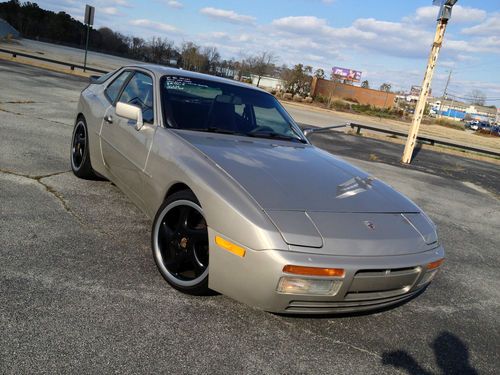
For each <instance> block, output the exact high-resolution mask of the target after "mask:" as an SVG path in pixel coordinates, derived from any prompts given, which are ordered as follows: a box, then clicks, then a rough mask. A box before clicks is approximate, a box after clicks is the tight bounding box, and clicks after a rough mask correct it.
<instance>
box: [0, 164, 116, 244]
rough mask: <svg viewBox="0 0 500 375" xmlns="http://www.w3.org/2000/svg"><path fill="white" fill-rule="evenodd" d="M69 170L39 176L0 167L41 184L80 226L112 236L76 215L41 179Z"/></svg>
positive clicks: (13, 174)
mask: <svg viewBox="0 0 500 375" xmlns="http://www.w3.org/2000/svg"><path fill="white" fill-rule="evenodd" d="M69 172H71V170H69V171H60V172H54V173H49V174H45V175H39V176H32V175H29V174H24V173H19V172H15V171H11V170H8V169H3V168H0V173H3V174H7V175H12V176H17V177H22V178H26V179H29V180H32V181H35V182H37V183H38V184H40V185H42V186H43V187H44V188H45V191H46V192H48V193H49V194H50V195H52V196H53V197H54V198H56V200H57V201H58V202H59V203H60V204H61V205H62V207H63V208H64V210H65V211H66V212H67V213H68V214H70V215H71V216H72V217H73V218H74V219H75V220H76V221H77V222H78V224H80V225H81V226H82V227H84V228H87V229H91V230H94V231H96V232H98V233H101V234H105V235H109V236H112V235H111V234H110V233H107V232H105V231H102V230H100V229H98V228H95V227H93V226H91V225H89V224H88V223H87V222H85V220H84V219H83V218H82V217H81V216H80V215H78V214H77V213H76V212H75V211H74V210H73V209H72V208H71V207H70V206H69V204H68V202H67V201H66V199H65V198H64V195H62V194H61V193H60V192H59V191H57V190H56V189H54V188H53V187H52V186H50V185H48V184H47V183H45V182H44V181H42V180H43V179H45V178H49V177H54V176H59V175H62V174H65V173H69Z"/></svg>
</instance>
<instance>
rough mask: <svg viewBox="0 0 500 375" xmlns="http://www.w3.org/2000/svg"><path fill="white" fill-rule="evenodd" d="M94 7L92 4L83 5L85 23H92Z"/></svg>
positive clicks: (90, 24)
mask: <svg viewBox="0 0 500 375" xmlns="http://www.w3.org/2000/svg"><path fill="white" fill-rule="evenodd" d="M94 15H95V8H94V7H93V6H92V5H86V6H85V24H86V25H89V26H92V25H94Z"/></svg>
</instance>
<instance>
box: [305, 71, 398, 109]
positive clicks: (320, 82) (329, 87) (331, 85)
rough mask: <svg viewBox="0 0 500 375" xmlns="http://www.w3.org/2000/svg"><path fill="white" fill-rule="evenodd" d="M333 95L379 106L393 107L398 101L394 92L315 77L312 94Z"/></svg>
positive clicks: (326, 96)
mask: <svg viewBox="0 0 500 375" xmlns="http://www.w3.org/2000/svg"><path fill="white" fill-rule="evenodd" d="M319 95H321V96H323V97H325V98H329V97H333V98H340V99H345V100H352V101H355V102H357V103H359V104H366V105H372V106H374V107H378V108H392V107H393V106H394V103H395V101H396V94H395V93H392V92H386V91H379V90H372V89H366V88H363V87H358V86H353V85H347V84H344V83H339V82H334V81H329V80H327V79H321V78H317V77H313V80H312V84H311V96H312V97H316V96H319Z"/></svg>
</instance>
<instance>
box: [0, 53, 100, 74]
mask: <svg viewBox="0 0 500 375" xmlns="http://www.w3.org/2000/svg"><path fill="white" fill-rule="evenodd" d="M0 52H3V53H7V54H9V55H12V57H17V56H22V57H27V58H29V59H34V60H41V61H45V62H49V63H52V64H58V65H64V66H69V67H70V69H71V70H75V69H81V70H83V71H90V72H96V73H102V74H104V73H107V71H106V70H101V69H96V68H90V67H88V66H87V67H84V66H83V65H78V64H73V63H67V62H63V61H58V60H53V59H48V58H46V57H41V56H35V55H30V54H27V53H24V52H17V51H11V50H8V49H3V48H0Z"/></svg>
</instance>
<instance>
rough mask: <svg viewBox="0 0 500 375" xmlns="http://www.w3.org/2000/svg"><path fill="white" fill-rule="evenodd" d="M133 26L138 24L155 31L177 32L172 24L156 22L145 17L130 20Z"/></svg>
mask: <svg viewBox="0 0 500 375" xmlns="http://www.w3.org/2000/svg"><path fill="white" fill-rule="evenodd" d="M129 23H130V24H131V25H133V26H138V27H142V28H145V29H149V30H153V31H157V32H165V33H178V32H179V30H178V29H177V28H176V27H175V26H172V25H169V24H166V23H162V22H156V21H151V20H147V19H138V20H132V21H130V22H129Z"/></svg>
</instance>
